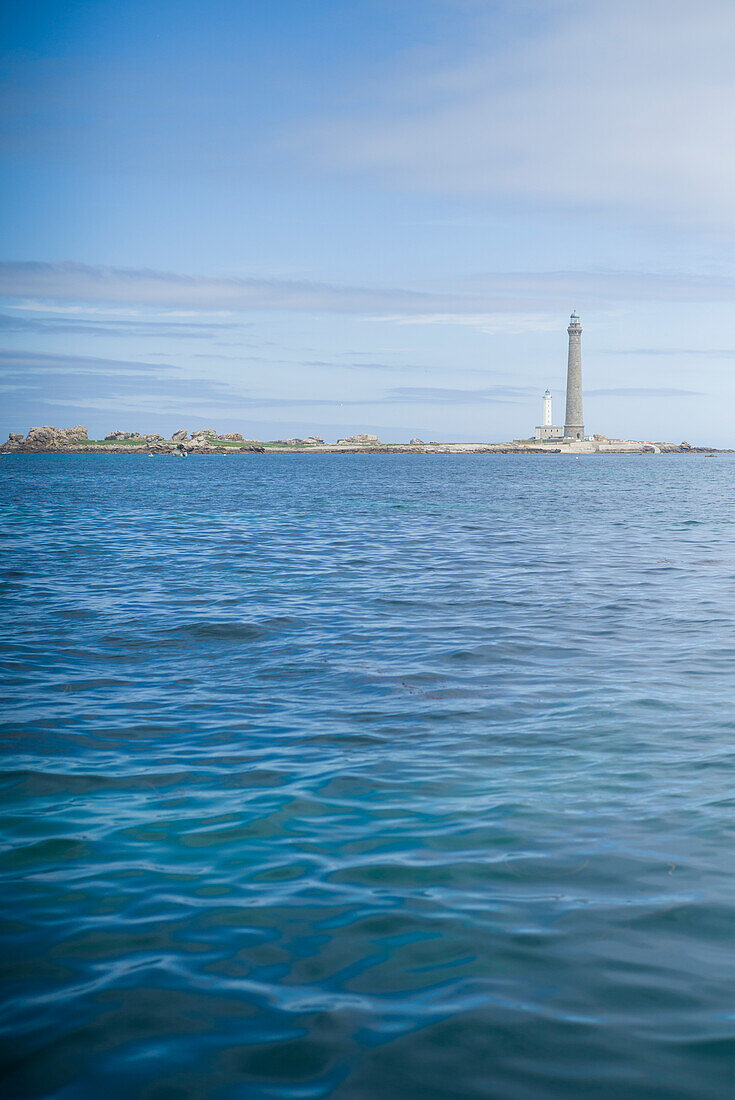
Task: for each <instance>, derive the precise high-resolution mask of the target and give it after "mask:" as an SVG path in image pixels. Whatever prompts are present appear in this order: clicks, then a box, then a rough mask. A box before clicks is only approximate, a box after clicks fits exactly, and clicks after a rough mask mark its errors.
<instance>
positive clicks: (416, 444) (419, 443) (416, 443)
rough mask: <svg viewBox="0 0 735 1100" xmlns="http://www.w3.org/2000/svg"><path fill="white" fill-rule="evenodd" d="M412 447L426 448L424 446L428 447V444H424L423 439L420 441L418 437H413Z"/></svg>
mask: <svg viewBox="0 0 735 1100" xmlns="http://www.w3.org/2000/svg"><path fill="white" fill-rule="evenodd" d="M410 445H411V446H412V447H424V446H426V444H425V443H424V441H423V439H419V438H418V436H414V437H413V439H412V440H411V444H410Z"/></svg>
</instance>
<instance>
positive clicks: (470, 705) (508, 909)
mask: <svg viewBox="0 0 735 1100" xmlns="http://www.w3.org/2000/svg"><path fill="white" fill-rule="evenodd" d="M0 476H1V478H2V486H1V489H0V493H1V495H2V510H3V519H2V532H1V533H2V542H1V543H0V545H1V546H2V553H1V556H0V573H1V577H0V579H1V580H2V590H3V625H2V629H1V630H0V649H1V651H2V652H1V653H0V657H1V658H2V672H3V681H4V690H3V697H4V705H3V725H2V765H1V771H0V790H1V800H2V807H1V809H0V891H1V897H2V903H1V905H0V922H1V925H2V927H1V933H2V980H3V1008H2V1014H1V1015H0V1046H1V1048H2V1063H3V1071H2V1072H3V1085H2V1095H3V1096H4V1097H5V1098H6V1100H10V1098H16V1097H17V1098H21V1097H23V1098H26V1097H29V1098H42V1097H43V1098H49V1100H98V1098H103V1100H130V1098H136V1100H137V1098H141V1100H190V1098H191V1100H193V1098H206V1100H210V1098H212V1100H319V1098H322V1097H324V1098H326V1097H329V1098H334V1100H413V1098H416V1100H465V1098H467V1100H546V1098H549V1100H552V1098H553V1100H576V1098H590V1100H591V1098H594V1100H613V1098H615V1100H639V1098H640V1100H643V1098H645V1100H685V1098H687V1100H714V1098H718V1100H719V1098H725V1097H732V1096H733V1095H734V1094H735V942H734V941H735V507H734V503H735V456H733V455H714V456H713V457H705V456H704V455H694V454H690V455H679V454H676V455H590V456H582V457H580V458H574V457H572V456H568V455H539V456H533V455H390V454H374V455H361V454H340V455H337V454H332V455H329V454H282V455H231V456H230V455H227V456H201V457H193V456H192V457H190V458H188V459H187V460H186V461H182V460H181V459H179V458H174V457H169V456H161V457H155V458H148V457H146V456H89V455H78V456H58V455H10V456H5V457H3V458H2V459H0Z"/></svg>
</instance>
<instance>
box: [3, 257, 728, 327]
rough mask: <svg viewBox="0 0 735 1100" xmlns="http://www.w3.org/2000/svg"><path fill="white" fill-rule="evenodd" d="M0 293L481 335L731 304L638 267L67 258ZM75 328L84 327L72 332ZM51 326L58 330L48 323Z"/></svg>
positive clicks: (16, 273)
mask: <svg viewBox="0 0 735 1100" xmlns="http://www.w3.org/2000/svg"><path fill="white" fill-rule="evenodd" d="M0 297H4V298H5V299H6V300H9V301H11V302H20V303H23V302H32V303H33V307H34V309H35V310H36V311H37V312H38V311H41V310H43V308H44V305H46V306H48V307H49V308H53V309H54V310H57V309H58V308H59V307H60V304H61V305H62V306H63V305H66V306H67V307H70V306H71V304H72V303H73V306H74V309H75V310H79V309H81V308H82V307H83V306H85V305H86V307H88V308H89V309H97V308H99V307H102V306H107V307H110V308H119V307H128V308H129V307H136V308H141V307H142V308H146V309H149V310H150V309H153V310H166V311H169V310H172V309H173V310H183V311H187V312H192V311H193V312H200V313H201V312H205V313H212V312H215V311H230V312H235V313H239V314H247V313H254V312H260V311H270V310H281V311H295V312H304V311H306V312H309V313H340V314H353V315H360V316H365V317H367V318H368V319H370V320H373V321H384V322H394V323H398V324H402V325H440V324H441V325H465V326H472V327H475V328H478V329H480V330H482V331H485V332H488V333H509V334H513V333H522V332H528V331H551V330H554V329H556V328H558V324H559V313H560V311H561V313H562V314H564V313H566V312H567V311H568V309H569V308H570V305H576V306H577V307H578V308H592V307H594V308H595V309H600V308H610V306H612V305H616V304H618V303H623V302H631V301H641V300H647V301H661V302H666V301H669V302H693V303H697V302H706V301H709V302H712V301H722V302H732V301H735V279H734V278H732V277H728V276H719V275H710V276H700V275H696V274H691V273H682V274H680V275H670V274H666V273H661V272H645V271H564V270H560V271H546V272H524V271H516V272H513V271H509V272H489V273H479V274H476V275H474V276H471V277H467V278H465V279H462V280H455V281H453V283H452V284H451V285H449V286H447V285H439V286H438V285H436V284H434V285H431V286H429V287H424V288H419V289H410V288H409V289H406V288H401V287H372V288H371V287H353V286H347V285H336V284H335V285H332V284H327V283H317V282H294V281H288V280H277V279H262V278H250V277H248V278H246V277H235V276H208V275H186V274H180V273H176V272H166V271H155V270H150V269H146V268H142V269H131V268H117V267H100V266H94V265H91V264H83V263H77V262H71V261H67V262H63V263H46V262H42V261H37V262H35V261H34V262H13V261H5V262H0ZM3 323H4V325H5V327H6V329H7V330H15V331H18V332H21V331H27V332H32V331H35V332H37V333H43V332H61V331H64V332H67V333H72V332H82V331H84V332H87V333H92V332H95V331H96V332H98V333H99V334H105V335H106V334H114V335H121V334H126V333H127V334H130V335H138V336H140V335H150V336H162V335H165V336H176V335H182V336H192V335H194V336H202V337H205V336H207V335H213V334H216V332H218V331H233V332H234V331H235V330H237V329H238V328H240V327H241V326H242V321H240V320H237V319H234V320H232V319H221V320H220V319H217V318H215V319H209V320H200V321H181V322H174V321H171V320H168V319H166V318H165V317H164V318H162V319H160V318H159V319H157V320H155V321H144V320H132V321H114V322H110V321H96V320H87V319H85V320H84V321H83V322H81V321H80V320H79V319H78V318H76V317H75V318H74V320H67V319H64V320H58V319H56V318H54V319H53V320H47V319H45V318H41V319H38V318H30V319H27V318H18V317H17V316H15V315H11V314H6V315H5V320H4V322H3ZM80 324H82V325H83V326H84V328H83V329H82V328H79V329H78V328H76V327H74V326H78V325H80ZM53 326H61V327H59V328H54V327H53Z"/></svg>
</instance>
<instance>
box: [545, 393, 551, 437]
mask: <svg viewBox="0 0 735 1100" xmlns="http://www.w3.org/2000/svg"><path fill="white" fill-rule="evenodd" d="M543 425H544V427H545V428H548V427H549V426H550V425H551V393H550V392H549V390H547V391H546V393H545V394H544V415H543Z"/></svg>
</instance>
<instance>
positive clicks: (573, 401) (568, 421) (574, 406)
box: [564, 310, 584, 440]
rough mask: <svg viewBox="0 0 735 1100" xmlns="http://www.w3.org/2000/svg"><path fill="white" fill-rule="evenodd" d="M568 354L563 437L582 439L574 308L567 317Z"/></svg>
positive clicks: (579, 337)
mask: <svg viewBox="0 0 735 1100" xmlns="http://www.w3.org/2000/svg"><path fill="white" fill-rule="evenodd" d="M567 332H568V333H569V356H568V358H567V410H566V416H565V417H564V438H565V439H574V440H577V439H584V416H583V415H582V326H581V325H580V323H579V316H578V314H577V311H576V310H574V312H573V313H572V316H571V317H570V319H569V327H568V328H567Z"/></svg>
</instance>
